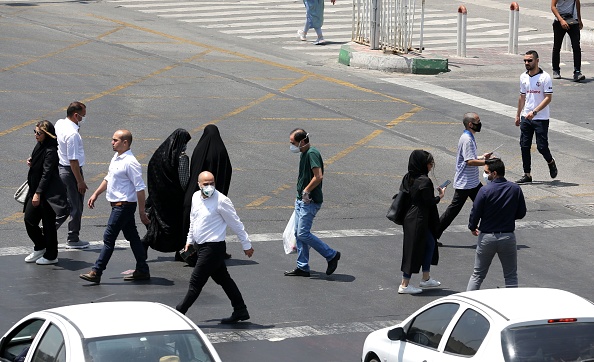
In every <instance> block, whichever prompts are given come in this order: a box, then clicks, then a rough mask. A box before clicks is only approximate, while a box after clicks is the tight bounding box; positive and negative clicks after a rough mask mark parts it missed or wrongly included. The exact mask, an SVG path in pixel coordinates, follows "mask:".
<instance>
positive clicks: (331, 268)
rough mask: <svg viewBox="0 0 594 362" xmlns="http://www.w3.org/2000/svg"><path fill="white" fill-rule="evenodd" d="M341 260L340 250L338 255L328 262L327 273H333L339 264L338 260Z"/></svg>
mask: <svg viewBox="0 0 594 362" xmlns="http://www.w3.org/2000/svg"><path fill="white" fill-rule="evenodd" d="M339 260H340V251H337V252H336V255H335V256H334V258H332V260H330V261H329V262H328V269H326V275H331V274H332V273H334V271H335V270H336V267H337V266H338V261H339Z"/></svg>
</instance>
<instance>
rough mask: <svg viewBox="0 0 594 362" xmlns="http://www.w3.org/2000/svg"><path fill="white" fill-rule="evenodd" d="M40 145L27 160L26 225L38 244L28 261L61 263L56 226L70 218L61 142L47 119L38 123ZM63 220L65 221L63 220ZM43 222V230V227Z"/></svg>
mask: <svg viewBox="0 0 594 362" xmlns="http://www.w3.org/2000/svg"><path fill="white" fill-rule="evenodd" d="M34 132H35V139H36V140H37V144H36V145H35V148H33V152H32V153H31V157H29V158H28V159H27V165H28V166H29V173H28V175H27V183H28V184H29V192H28V193H27V196H26V199H25V206H24V208H23V212H24V213H25V217H24V220H25V228H26V229H27V235H29V238H31V240H32V241H33V244H35V246H34V248H33V252H32V253H31V254H29V255H28V256H27V257H26V258H25V262H26V263H36V264H38V265H50V264H56V263H58V234H57V231H56V229H57V228H58V227H59V226H60V225H61V224H62V222H63V221H64V220H65V219H66V218H67V217H68V211H69V206H68V199H67V197H66V188H65V187H64V184H63V183H62V180H60V174H59V172H58V142H57V141H56V131H55V129H54V125H53V124H52V123H51V122H49V121H46V120H43V121H41V122H38V123H37V125H36V126H35V130H34ZM60 220H61V221H60ZM40 221H41V222H42V225H43V229H42V228H40V227H39V222H40Z"/></svg>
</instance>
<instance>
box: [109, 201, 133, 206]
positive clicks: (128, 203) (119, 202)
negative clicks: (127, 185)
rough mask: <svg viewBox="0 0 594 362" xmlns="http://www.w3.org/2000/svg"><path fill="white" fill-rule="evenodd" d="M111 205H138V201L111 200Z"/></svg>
mask: <svg viewBox="0 0 594 362" xmlns="http://www.w3.org/2000/svg"><path fill="white" fill-rule="evenodd" d="M110 204H111V207H118V206H124V205H132V204H134V205H136V202H130V201H117V202H110Z"/></svg>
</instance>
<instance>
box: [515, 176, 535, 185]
mask: <svg viewBox="0 0 594 362" xmlns="http://www.w3.org/2000/svg"><path fill="white" fill-rule="evenodd" d="M530 182H532V176H528V175H524V176H522V177H520V179H519V180H518V181H516V183H517V184H527V183H530Z"/></svg>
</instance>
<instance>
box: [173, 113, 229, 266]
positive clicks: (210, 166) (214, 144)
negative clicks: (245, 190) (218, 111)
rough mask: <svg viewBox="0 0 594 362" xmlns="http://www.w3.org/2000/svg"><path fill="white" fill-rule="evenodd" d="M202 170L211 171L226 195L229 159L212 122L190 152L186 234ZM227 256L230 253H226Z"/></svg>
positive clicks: (184, 227) (186, 198)
mask: <svg viewBox="0 0 594 362" xmlns="http://www.w3.org/2000/svg"><path fill="white" fill-rule="evenodd" d="M202 171H210V172H212V174H213V175H214V177H215V183H216V185H215V188H216V189H217V190H218V191H219V192H221V193H222V194H224V195H225V196H226V195H227V193H228V192H229V185H230V184H231V172H232V169H231V160H230V159H229V154H228V153H227V148H225V144H224V143H223V140H222V139H221V135H220V133H219V129H218V128H217V126H215V125H214V124H209V125H208V126H206V127H205V128H204V133H203V134H202V137H200V140H199V141H198V144H197V145H196V147H195V148H194V152H193V153H192V162H191V164H190V181H189V182H188V188H187V190H186V196H185V201H184V216H183V230H184V233H185V235H186V236H187V235H188V230H189V229H190V211H191V209H192V195H194V192H196V191H198V175H199V174H200V172H202ZM227 257H230V255H229V254H227Z"/></svg>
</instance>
